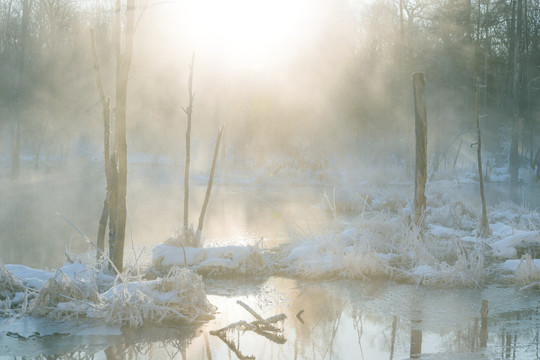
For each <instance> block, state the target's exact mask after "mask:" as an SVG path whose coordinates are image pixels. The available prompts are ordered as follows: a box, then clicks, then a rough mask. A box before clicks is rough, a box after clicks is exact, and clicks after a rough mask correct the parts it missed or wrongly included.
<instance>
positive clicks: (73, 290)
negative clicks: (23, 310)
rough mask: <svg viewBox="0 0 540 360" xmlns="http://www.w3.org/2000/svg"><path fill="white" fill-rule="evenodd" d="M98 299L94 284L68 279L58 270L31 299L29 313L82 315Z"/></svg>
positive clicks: (67, 316) (58, 316)
mask: <svg viewBox="0 0 540 360" xmlns="http://www.w3.org/2000/svg"><path fill="white" fill-rule="evenodd" d="M99 299H100V296H99V293H98V291H97V287H96V285H95V284H92V283H88V282H83V281H80V280H76V279H69V278H68V277H67V276H66V275H65V274H64V273H63V272H62V271H60V270H58V271H57V272H56V274H55V276H54V277H52V278H50V279H49V280H47V282H46V283H45V285H43V287H42V288H41V290H40V291H39V293H38V294H37V296H36V298H35V299H33V300H32V302H31V303H30V307H29V313H30V314H31V315H33V316H48V317H52V318H57V319H59V318H63V319H65V318H70V317H72V316H74V317H77V316H79V315H84V314H85V313H86V311H87V310H88V308H89V307H91V306H92V304H96V303H99Z"/></svg>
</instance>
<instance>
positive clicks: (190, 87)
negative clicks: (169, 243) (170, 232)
mask: <svg viewBox="0 0 540 360" xmlns="http://www.w3.org/2000/svg"><path fill="white" fill-rule="evenodd" d="M194 65H195V54H193V55H192V56H191V65H190V67H189V82H188V93H189V105H188V107H187V108H185V109H184V112H185V113H186V115H187V129H186V166H185V168H184V231H187V229H188V226H189V216H188V215H189V166H190V162H191V114H192V113H193V100H194V99H195V96H194V94H193V66H194Z"/></svg>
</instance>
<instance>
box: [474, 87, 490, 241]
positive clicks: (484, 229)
mask: <svg viewBox="0 0 540 360" xmlns="http://www.w3.org/2000/svg"><path fill="white" fill-rule="evenodd" d="M479 92H480V85H479V84H476V133H477V135H478V139H477V140H476V141H477V142H476V145H477V148H476V153H477V156H478V179H479V181H480V198H481V200H482V215H480V223H479V224H478V235H480V237H487V236H488V235H489V233H490V230H489V222H488V218H487V211H486V197H485V195H484V178H483V175H482V136H481V134H480V115H479V113H478V93H479ZM482 116H485V114H484V115H482Z"/></svg>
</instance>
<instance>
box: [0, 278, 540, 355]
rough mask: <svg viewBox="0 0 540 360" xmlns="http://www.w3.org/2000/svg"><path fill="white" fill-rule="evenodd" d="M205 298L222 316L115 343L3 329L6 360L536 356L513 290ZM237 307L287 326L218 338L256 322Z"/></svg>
mask: <svg viewBox="0 0 540 360" xmlns="http://www.w3.org/2000/svg"><path fill="white" fill-rule="evenodd" d="M225 289H228V290H225ZM207 292H208V294H209V299H210V301H211V302H212V303H214V304H215V305H217V306H218V311H219V312H218V314H217V316H216V318H215V319H214V320H212V321H209V322H207V323H202V324H197V325H193V326H185V325H181V324H166V325H161V326H154V327H145V328H142V329H138V330H133V329H123V331H122V334H121V335H115V336H99V334H98V335H93V336H80V335H76V334H74V335H51V336H39V335H33V336H30V337H27V338H21V337H18V336H17V334H16V333H13V332H8V331H7V329H0V331H1V332H0V354H5V355H3V356H2V355H0V358H1V359H14V358H17V357H20V356H23V355H24V356H27V357H28V358H31V357H38V356H46V357H47V358H51V359H55V358H58V359H66V358H67V359H69V358H84V359H182V360H183V359H194V360H198V359H201V360H203V359H212V360H216V359H244V358H245V359H250V358H253V357H254V358H255V359H259V360H261V359H283V360H288V359H299V360H301V359H390V360H393V359H408V358H411V359H416V358H421V359H439V358H455V357H458V358H467V359H501V358H504V359H523V358H534V357H537V356H538V354H539V349H540V341H539V333H540V305H539V304H538V300H537V295H536V294H534V293H523V292H517V291H516V290H514V289H512V288H502V287H497V286H489V287H487V288H485V289H432V288H422V287H418V288H417V287H415V286H410V285H400V284H395V283H390V282H381V283H361V282H358V281H332V282H311V281H299V280H291V279H284V278H270V279H259V280H258V281H254V280H253V281H251V282H249V283H247V282H245V281H244V280H243V279H238V280H231V279H229V280H213V281H212V282H208V283H207ZM484 300H486V301H487V303H486V302H484ZM238 301H241V302H244V303H245V304H247V305H248V306H249V307H250V308H252V309H253V310H254V312H255V313H256V314H258V315H259V316H260V317H261V318H264V319H267V318H269V317H272V316H276V315H279V314H284V315H286V316H287V318H286V319H284V320H283V321H282V322H280V326H279V332H268V334H270V335H272V336H264V335H261V334H260V333H257V332H256V331H244V329H241V328H236V327H235V328H234V329H231V331H229V332H227V336H226V337H220V336H212V335H211V332H212V331H216V330H219V329H222V328H224V327H226V326H228V325H230V324H234V323H238V322H242V321H244V322H246V323H248V324H249V323H253V322H254V321H257V317H256V316H254V315H253V314H251V313H250V312H248V311H246V308H245V307H243V306H240V305H239V304H238ZM456 302H457V304H456ZM488 303H489V310H487V304H488ZM302 310H303V311H302ZM483 314H487V316H486V317H485V318H484V317H483V316H482V315H483ZM297 315H299V316H297ZM268 334H266V335H268ZM224 339H225V340H224Z"/></svg>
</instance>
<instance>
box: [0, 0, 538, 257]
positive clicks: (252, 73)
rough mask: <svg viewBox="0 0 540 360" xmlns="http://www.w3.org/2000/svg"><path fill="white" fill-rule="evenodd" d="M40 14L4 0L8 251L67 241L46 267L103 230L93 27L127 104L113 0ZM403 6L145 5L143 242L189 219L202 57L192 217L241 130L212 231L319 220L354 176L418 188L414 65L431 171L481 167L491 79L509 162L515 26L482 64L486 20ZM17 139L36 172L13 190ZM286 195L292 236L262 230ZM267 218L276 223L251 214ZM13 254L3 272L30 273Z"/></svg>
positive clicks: (141, 15)
mask: <svg viewBox="0 0 540 360" xmlns="http://www.w3.org/2000/svg"><path fill="white" fill-rule="evenodd" d="M25 4H27V2H25V1H22V2H14V3H12V2H11V1H9V2H8V1H1V6H2V7H1V8H0V10H1V11H2V13H1V16H2V19H3V20H5V21H3V24H4V26H3V27H2V29H1V30H0V31H1V32H2V35H3V37H2V39H3V40H2V42H1V45H0V51H1V52H0V55H1V57H2V58H1V60H2V61H1V65H0V77H1V83H2V85H1V88H0V89H1V92H2V96H1V101H2V103H1V104H2V106H1V108H0V118H1V119H2V121H1V123H0V136H1V137H2V143H1V145H0V146H1V147H0V158H1V160H2V172H1V174H0V175H1V176H2V183H3V193H4V194H3V196H2V205H1V209H0V210H1V211H2V214H3V216H2V222H3V223H4V224H3V225H2V229H4V231H3V233H2V235H1V236H2V240H1V241H2V243H3V244H7V243H10V244H13V243H15V242H16V243H17V244H20V245H21V247H25V248H32V247H33V246H34V245H33V244H35V243H36V242H49V241H53V242H55V244H58V245H57V246H56V245H55V246H54V247H48V248H47V249H48V251H50V253H46V254H40V256H39V258H40V261H41V263H40V265H45V264H47V263H48V260H49V259H50V257H52V256H53V255H52V254H53V253H55V254H58V253H60V254H61V253H63V250H64V248H65V247H66V246H69V244H71V246H74V247H77V248H78V250H81V249H83V248H85V247H87V246H88V245H87V244H86V243H85V241H83V239H81V238H80V235H79V234H78V232H77V231H76V229H74V227H77V228H78V229H79V230H80V231H81V232H83V233H84V234H86V235H87V236H88V237H89V238H91V239H93V238H95V234H96V232H97V225H98V220H99V215H100V213H101V207H102V204H103V200H104V198H105V175H104V171H103V118H102V109H101V103H100V100H99V96H98V92H97V89H96V84H95V76H96V74H95V70H94V67H93V64H92V53H91V51H90V36H89V31H88V29H89V28H90V27H91V28H94V29H95V31H96V47H97V54H98V61H99V64H100V69H101V77H102V79H103V83H104V90H105V94H106V96H110V97H112V98H113V99H114V81H115V51H114V41H113V38H114V9H113V4H112V3H108V2H95V3H94V2H93V3H89V2H72V1H68V0H56V1H52V2H50V3H49V4H44V3H43V4H33V7H31V9H30V10H28V9H26V8H25ZM12 5H13V7H12ZM404 6H405V10H404V13H403V14H404V15H403V14H401V13H400V11H399V2H394V1H388V0H384V1H383V0H381V1H373V2H364V1H345V0H342V1H329V0H316V1H307V0H294V1H272V2H270V1H262V0H261V1H255V2H253V1H243V0H234V1H228V2H226V3H224V2H222V1H214V0H205V1H189V0H185V1H180V0H178V1H162V2H160V1H156V2H154V1H146V2H140V3H137V7H138V9H137V11H136V19H137V25H136V32H135V40H134V54H133V63H132V67H131V71H130V77H129V85H128V105H127V111H128V116H127V127H128V134H127V139H128V140H127V141H128V173H129V175H128V211H129V216H130V221H131V224H130V226H131V227H132V228H131V229H130V230H128V234H129V233H130V231H132V234H133V235H132V236H133V237H136V238H137V239H138V240H137V242H138V243H139V245H142V244H144V245H150V244H152V243H154V242H156V243H157V242H161V241H163V240H164V239H165V238H166V237H168V236H170V235H171V234H173V233H174V231H176V230H177V229H178V227H179V225H180V220H181V215H182V214H181V212H182V207H181V204H182V202H183V194H182V191H183V184H182V176H183V166H184V156H185V145H186V144H185V131H186V114H185V113H184V110H183V107H186V106H187V105H188V96H189V94H188V91H187V83H188V78H189V74H190V68H189V64H190V63H191V58H192V56H194V59H195V63H194V69H193V71H194V72H193V74H194V82H193V89H194V92H195V94H196V96H195V103H194V113H193V128H192V136H191V138H192V162H191V166H192V168H191V173H192V176H193V178H194V184H195V185H194V194H195V195H193V198H192V200H191V207H190V209H191V210H190V212H191V216H190V221H191V222H193V221H194V220H195V219H196V217H197V216H198V211H199V209H200V206H201V203H202V197H203V193H204V187H205V185H206V181H207V177H208V173H209V169H210V164H211V157H212V152H213V149H214V144H215V141H216V136H217V130H218V128H219V127H220V126H221V125H223V124H226V127H225V134H224V140H223V142H222V146H221V149H220V157H219V163H218V172H217V179H218V186H217V187H216V188H215V189H214V192H213V193H212V200H211V201H212V203H211V210H210V211H211V213H210V215H209V217H208V221H207V222H208V228H207V229H206V231H207V233H208V237H216V238H223V237H228V236H233V237H234V236H237V234H239V233H242V232H243V231H248V232H249V229H245V228H249V227H250V225H248V223H251V222H262V223H265V222H266V223H265V224H264V225H261V227H262V228H265V229H268V228H274V229H276V230H275V233H279V234H283V233H284V232H285V231H286V230H284V228H283V226H284V225H283V224H284V223H287V221H285V220H290V219H293V221H292V222H293V223H297V222H298V221H299V220H298V219H300V221H304V220H302V219H306V218H307V220H305V223H309V222H310V221H311V220H310V219H311V218H312V214H311V210H309V207H310V206H311V205H312V204H313V203H316V202H317V198H318V197H320V195H321V193H322V192H323V191H324V190H328V191H330V190H331V189H333V188H336V187H337V188H338V189H339V187H340V186H344V185H343V184H350V183H354V182H356V181H358V182H361V181H366V180H369V181H373V182H375V183H385V182H388V181H391V180H396V179H398V180H403V181H409V180H410V176H411V169H412V166H413V163H414V162H413V140H414V128H413V124H414V108H413V99H412V86H411V85H412V81H411V75H412V73H413V72H416V71H422V72H425V73H426V97H427V104H428V105H427V106H428V129H429V134H428V146H429V155H428V156H429V162H430V167H431V168H437V169H440V168H445V169H453V168H455V167H456V166H457V167H458V168H459V167H462V168H469V167H472V166H474V162H475V157H474V154H475V148H474V143H475V137H476V135H475V133H474V132H472V130H473V129H474V127H473V126H474V120H475V117H476V113H475V111H476V103H475V83H476V81H477V79H482V78H483V77H484V70H485V71H486V72H487V76H486V79H488V81H487V82H488V87H487V90H486V91H487V93H486V97H485V99H486V100H485V103H483V94H482V95H481V96H480V99H482V101H481V102H482V104H480V108H481V109H482V111H481V112H483V109H484V106H485V108H486V113H487V114H488V116H487V117H485V118H483V119H482V127H483V136H484V139H483V142H484V146H485V147H484V149H485V151H486V152H487V155H486V158H487V159H489V161H491V164H492V165H491V167H492V168H493V167H495V166H507V161H508V154H509V151H510V150H509V149H510V135H511V132H510V128H511V123H510V121H509V118H510V116H509V115H508V111H506V110H507V105H508V104H507V102H505V98H506V97H507V96H506V94H507V93H506V90H505V89H506V88H507V86H506V85H507V84H506V81H507V76H506V75H507V74H506V65H505V64H504V61H503V62H502V63H501V62H500V61H499V60H500V59H501V58H504V57H505V56H507V55H508V54H509V50H508V49H509V48H508V46H509V45H507V43H505V42H504V40H505V39H504V34H503V33H502V32H501V29H502V28H501V26H502V25H501V26H496V25H490V26H491V27H490V28H488V27H486V28H485V29H486V30H485V37H488V35H489V36H490V37H491V38H492V39H493V41H494V43H496V41H495V40H496V39H499V40H500V42H499V43H498V44H499V45H493V47H492V48H491V49H490V58H489V64H488V68H484V62H483V60H484V58H483V55H482V52H481V50H482V49H481V45H482V44H483V42H482V41H483V40H482V38H481V34H480V33H479V32H478V31H477V33H478V36H477V37H476V38H475V37H474V36H473V35H474V33H475V32H474V31H472V30H471V29H473V30H477V29H478V28H479V27H480V25H478V24H477V23H474V21H472V20H471V23H470V24H466V23H460V22H459V21H457V20H455V19H454V18H453V17H452V16H453V15H452V16H450V15H449V16H448V17H447V18H446V19H445V18H444V16H442V15H441V14H446V13H447V12H446V11H447V10H448V9H447V6H449V5H447V4H442V3H440V4H438V3H430V4H426V3H422V2H419V3H418V6H415V5H414V4H409V3H406V4H404ZM25 11H26V15H28V18H25ZM486 12H487V10H486ZM454 13H457V10H456V11H454V12H453V13H452V14H454ZM480 15H481V14H480ZM456 16H457V15H456ZM501 16H502V15H501ZM486 26H487V25H486ZM506 40H507V39H506ZM482 46H483V45H482ZM497 59H499V60H497ZM480 75H482V76H480ZM113 105H114V104H113ZM531 106H532V107H531V109H533V110H534V109H536V108H535V106H536V104H535V103H532V105H531ZM533 110H531V113H532V112H533ZM525 123H526V121H525V120H524V124H525ZM524 126H525V125H524ZM531 133H535V131H532V130H531ZM521 136H522V138H521V139H522V140H521V143H520V144H521V154H522V156H523V157H527V156H528V155H531V156H530V158H532V154H533V151H534V149H533V147H534V146H533V144H534V142H533V141H532V140H531V141H530V142H529V143H527V141H528V140H527V139H526V138H525V133H523V134H522V135H521ZM18 139H19V140H18ZM531 139H532V138H531ZM18 141H20V144H21V145H20V147H21V150H20V162H21V174H20V176H19V177H18V181H16V182H11V180H9V178H10V173H11V175H13V174H12V172H13V167H14V165H13V159H14V156H15V155H14V154H16V150H15V149H16V145H15V144H16V143H17V142H18ZM529 148H530V149H533V150H531V151H529V150H527V149H529ZM528 151H529V152H528ZM291 170H294V171H295V173H294V174H295V175H291V173H290V171H291ZM287 171H289V172H287ZM434 171H435V170H434ZM314 174H315V175H314ZM314 177H316V180H317V181H312V180H313V179H314ZM283 178H286V179H287V180H289V181H288V182H286V183H287V184H289V185H290V183H294V184H295V185H298V184H303V185H306V184H307V185H310V186H315V188H311V189H310V190H309V191H306V193H307V195H305V194H304V195H305V196H304V195H302V194H300V195H299V193H301V192H302V191H299V190H298V189H295V188H293V189H292V190H290V189H287V188H285V187H283V186H282V187H281V188H278V189H273V188H272V186H277V187H279V186H281V185H282V184H284V181H283ZM274 180H275V181H274ZM245 182H249V183H250V184H251V185H253V184H255V185H257V184H259V185H261V184H262V185H264V186H266V187H267V188H268V189H269V190H267V191H268V194H266V193H258V190H253V189H248V190H245V191H244V190H242V191H244V192H242V191H240V190H239V189H238V188H234V185H239V184H240V185H241V184H243V183H245ZM227 186H232V189H231V188H227ZM255 193H256V194H257V196H251V195H249V194H255ZM231 194H234V196H237V197H238V198H239V199H241V200H240V201H239V202H238V203H237V204H236V205H238V206H237V208H232V209H230V210H229V209H226V208H224V207H222V206H221V205H220V201H222V200H223V198H227V197H232V196H233V195H231ZM238 194H241V195H238ZM276 196H277V197H284V198H287V199H289V200H290V203H295V204H294V205H292V204H286V205H283V201H282V199H279V200H277V202H279V203H280V204H281V205H280V206H285V207H288V206H292V207H294V209H289V210H288V211H287V214H286V215H285V214H281V213H280V215H279V216H280V217H283V218H284V219H283V220H284V221H283V222H280V223H279V225H278V224H277V223H272V221H268V220H262V219H268V218H270V219H272V216H273V215H272V213H273V211H274V209H273V208H272V205H271V203H272V199H273V198H274V197H276ZM305 197H307V198H309V201H305ZM257 199H258V200H257ZM261 199H262V200H261ZM268 199H270V200H268ZM314 199H315V200H314ZM257 202H258V203H259V205H260V204H261V203H265V202H266V203H265V205H264V206H255V205H254V203H257ZM223 203H225V204H227V206H233V204H235V201H234V200H232V201H231V200H230V199H227V200H223ZM268 203H270V205H268ZM254 207H255V208H259V207H260V208H265V209H266V210H258V211H267V212H268V213H267V214H264V216H260V217H256V216H253V217H254V219H249V220H246V219H245V217H246V216H248V215H250V216H252V215H253V214H250V209H253V208H254ZM306 208H307V209H308V210H306ZM269 209H273V210H271V211H270V210H269ZM157 210H159V211H157ZM280 211H281V209H279V211H278V212H280ZM56 212H60V213H62V214H63V215H65V216H66V217H67V218H68V219H69V220H70V221H71V222H72V225H70V224H68V223H66V222H65V221H64V220H63V219H62V218H61V217H60V216H58V215H57V214H56ZM306 213H308V214H309V216H307V215H305V214H306ZM231 214H234V216H233V215H231ZM293 214H294V215H293ZM320 216H321V215H314V218H318V217H319V218H320ZM212 217H213V218H212ZM216 217H219V218H220V220H219V221H216ZM287 217H289V218H288V219H287ZM290 222H291V221H289V223H290ZM227 227H230V228H234V229H237V231H232V232H231V231H228V230H227ZM261 227H258V228H259V229H260V228H261ZM220 232H221V233H222V234H220ZM259 235H260V234H257V237H258V236H259ZM280 236H281V235H280ZM277 237H279V236H277ZM50 238H55V239H50ZM142 239H145V240H142ZM17 246H19V245H17ZM10 249H11V250H9V252H8V253H5V254H3V255H2V257H3V258H5V259H4V261H6V260H7V261H15V260H17V261H21V262H26V261H25V259H20V258H18V257H17V256H12V255H11V251H13V250H12V248H11V247H10ZM54 256H62V255H54ZM32 261H36V260H35V258H34V260H32ZM59 261H60V260H59V259H58V257H57V258H56V260H55V261H54V262H55V263H58V262H59Z"/></svg>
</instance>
